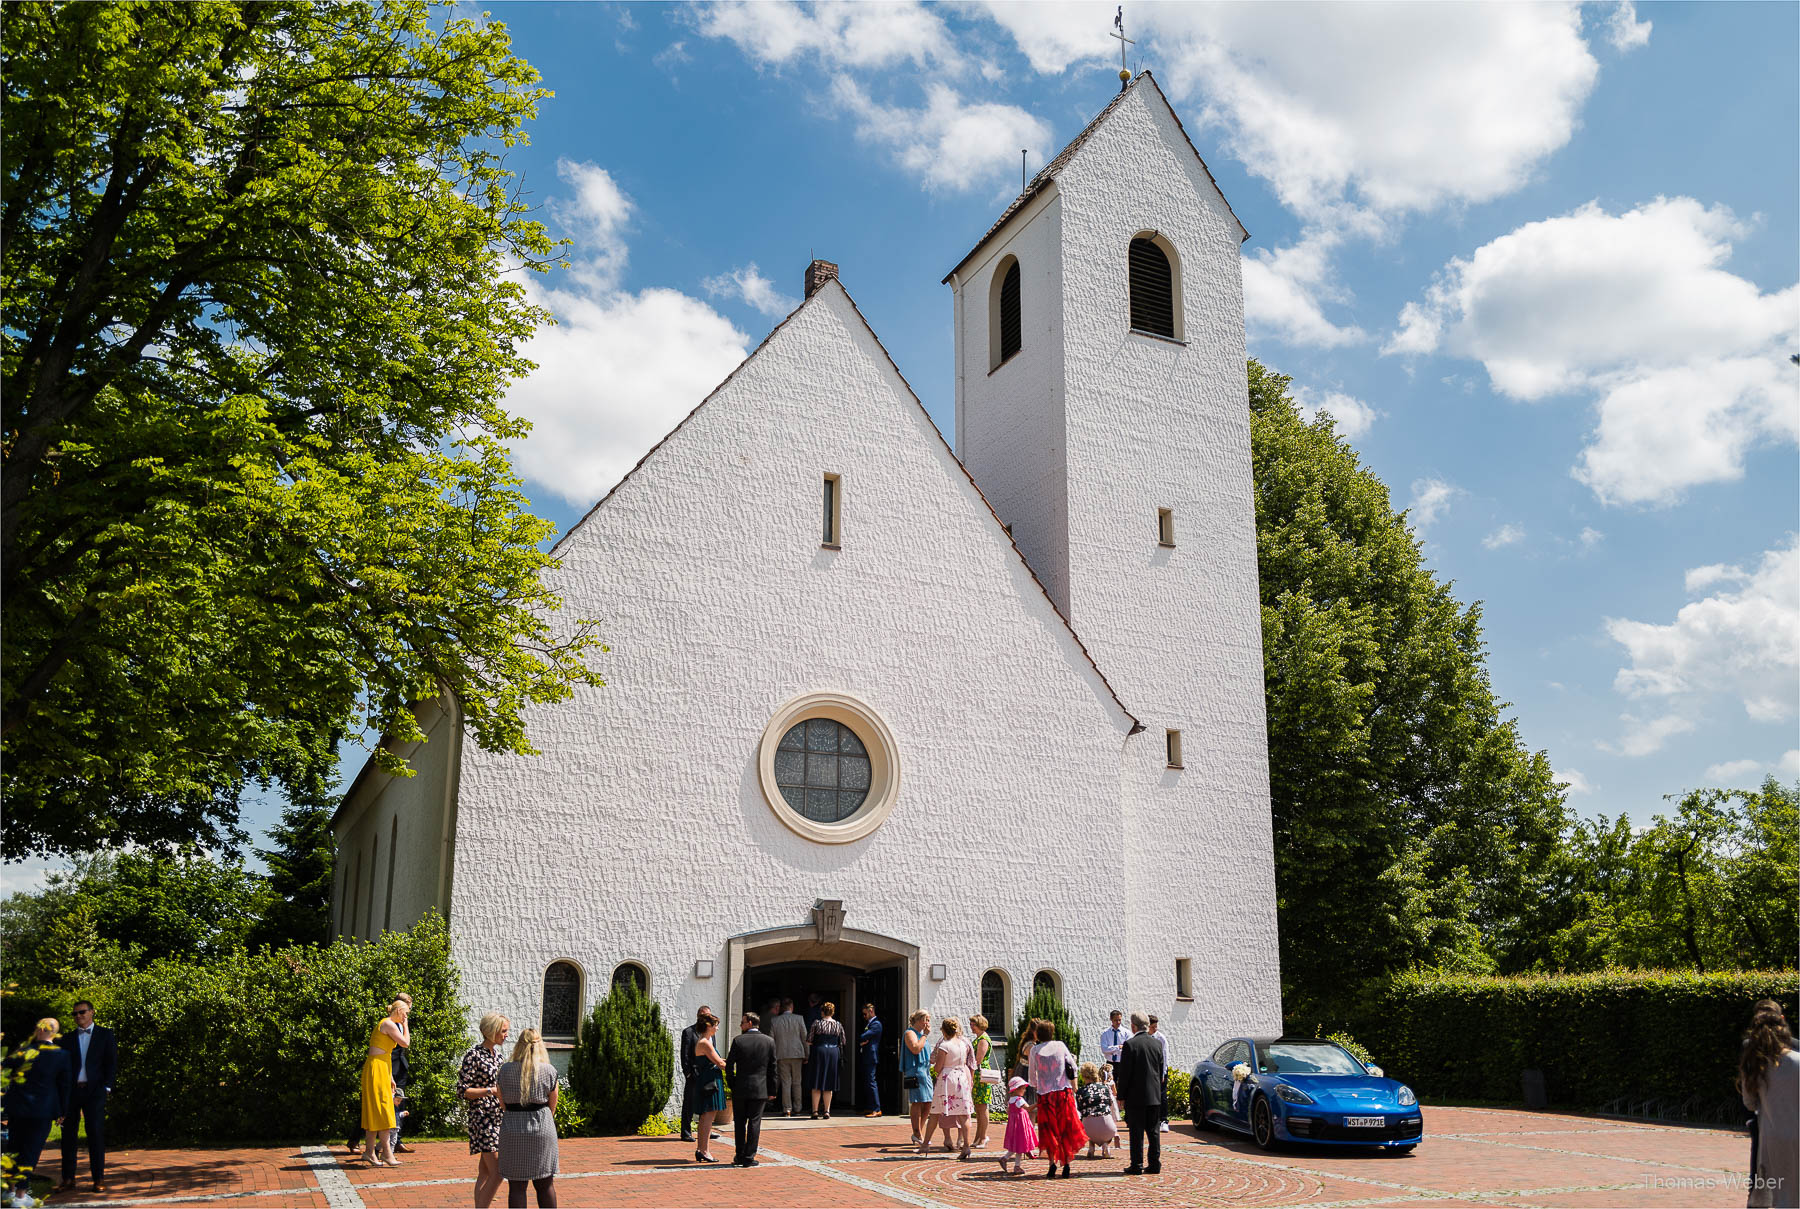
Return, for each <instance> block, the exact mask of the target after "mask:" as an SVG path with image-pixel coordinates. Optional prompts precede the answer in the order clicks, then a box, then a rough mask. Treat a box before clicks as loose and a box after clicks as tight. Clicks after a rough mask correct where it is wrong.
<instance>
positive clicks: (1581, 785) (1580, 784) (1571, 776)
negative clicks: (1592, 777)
mask: <svg viewBox="0 0 1800 1209" xmlns="http://www.w3.org/2000/svg"><path fill="white" fill-rule="evenodd" d="M1556 775H1557V777H1558V778H1560V779H1561V780H1563V781H1566V782H1567V783H1568V786H1569V792H1570V793H1572V794H1573V793H1593V792H1594V787H1593V785H1592V784H1590V783H1589V781H1588V779H1587V778H1586V777H1584V776H1582V775H1581V773H1580V772H1578V771H1576V770H1575V769H1573V768H1565V769H1562V770H1561V771H1559V772H1558V773H1557V774H1556Z"/></svg>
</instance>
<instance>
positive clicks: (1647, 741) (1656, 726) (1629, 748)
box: [1598, 714, 1694, 757]
mask: <svg viewBox="0 0 1800 1209" xmlns="http://www.w3.org/2000/svg"><path fill="white" fill-rule="evenodd" d="M1619 721H1620V722H1622V723H1624V724H1625V734H1624V737H1623V738H1621V739H1620V740H1619V742H1618V743H1617V744H1608V743H1601V744H1599V745H1598V746H1599V747H1600V749H1601V750H1602V751H1609V752H1612V753H1613V754H1614V755H1619V756H1633V757H1636V756H1648V755H1654V754H1655V753H1656V752H1659V751H1661V750H1662V748H1663V744H1665V743H1667V742H1668V741H1669V740H1670V739H1673V738H1674V737H1675V736H1676V735H1685V734H1687V733H1688V732H1689V731H1691V730H1693V729H1694V723H1693V721H1692V720H1691V719H1689V718H1684V717H1682V716H1681V715H1680V714H1664V715H1663V716H1662V717H1660V718H1651V719H1648V720H1646V719H1644V718H1639V717H1637V716H1636V715H1634V714H1622V715H1620V717H1619Z"/></svg>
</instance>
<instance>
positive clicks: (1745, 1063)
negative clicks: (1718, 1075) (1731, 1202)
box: [1737, 999, 1800, 1209]
mask: <svg viewBox="0 0 1800 1209" xmlns="http://www.w3.org/2000/svg"><path fill="white" fill-rule="evenodd" d="M1737 1086H1738V1093H1739V1094H1740V1095H1742V1096H1743V1097H1744V1104H1745V1105H1746V1106H1747V1107H1748V1108H1749V1109H1750V1111H1751V1112H1753V1113H1755V1114H1756V1133H1755V1142H1754V1143H1753V1145H1752V1146H1751V1159H1750V1166H1751V1171H1750V1197H1749V1203H1750V1204H1751V1205H1753V1206H1759V1207H1760V1206H1765V1205H1772V1206H1779V1207H1781V1209H1788V1207H1790V1206H1796V1205H1800V1118H1797V1116H1796V1114H1797V1113H1800V1053H1796V1052H1795V1050H1794V1034H1793V1033H1792V1032H1791V1031H1790V1030H1789V1029H1788V1022H1787V1016H1786V1014H1784V1013H1783V1012H1782V1010H1781V1005H1780V1004H1779V1003H1776V1002H1775V1001H1774V1000H1773V999H1764V1000H1761V1001H1760V1002H1758V1003H1757V1005H1756V1007H1755V1009H1754V1010H1753V1012H1752V1014H1751V1017H1750V1027H1749V1028H1747V1029H1745V1030H1744V1049H1743V1053H1742V1054H1741V1055H1740V1056H1739V1058H1738V1079H1737Z"/></svg>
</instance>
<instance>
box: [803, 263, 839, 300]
mask: <svg viewBox="0 0 1800 1209" xmlns="http://www.w3.org/2000/svg"><path fill="white" fill-rule="evenodd" d="M836 280H837V266H836V265H834V264H832V263H831V262H830V261H829V260H815V261H813V262H812V263H811V264H809V265H807V266H806V296H807V297H808V298H811V297H812V296H813V294H814V293H816V292H817V291H818V288H819V287H820V286H822V285H824V284H825V283H826V282H827V281H836Z"/></svg>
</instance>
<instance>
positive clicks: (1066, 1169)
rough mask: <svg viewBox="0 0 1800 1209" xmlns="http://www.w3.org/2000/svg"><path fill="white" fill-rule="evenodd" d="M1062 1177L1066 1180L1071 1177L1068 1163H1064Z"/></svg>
mask: <svg viewBox="0 0 1800 1209" xmlns="http://www.w3.org/2000/svg"><path fill="white" fill-rule="evenodd" d="M1062 1178H1063V1179H1065V1180H1066V1179H1068V1178H1069V1165H1068V1164H1067V1163H1064V1164H1063V1173H1062Z"/></svg>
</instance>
